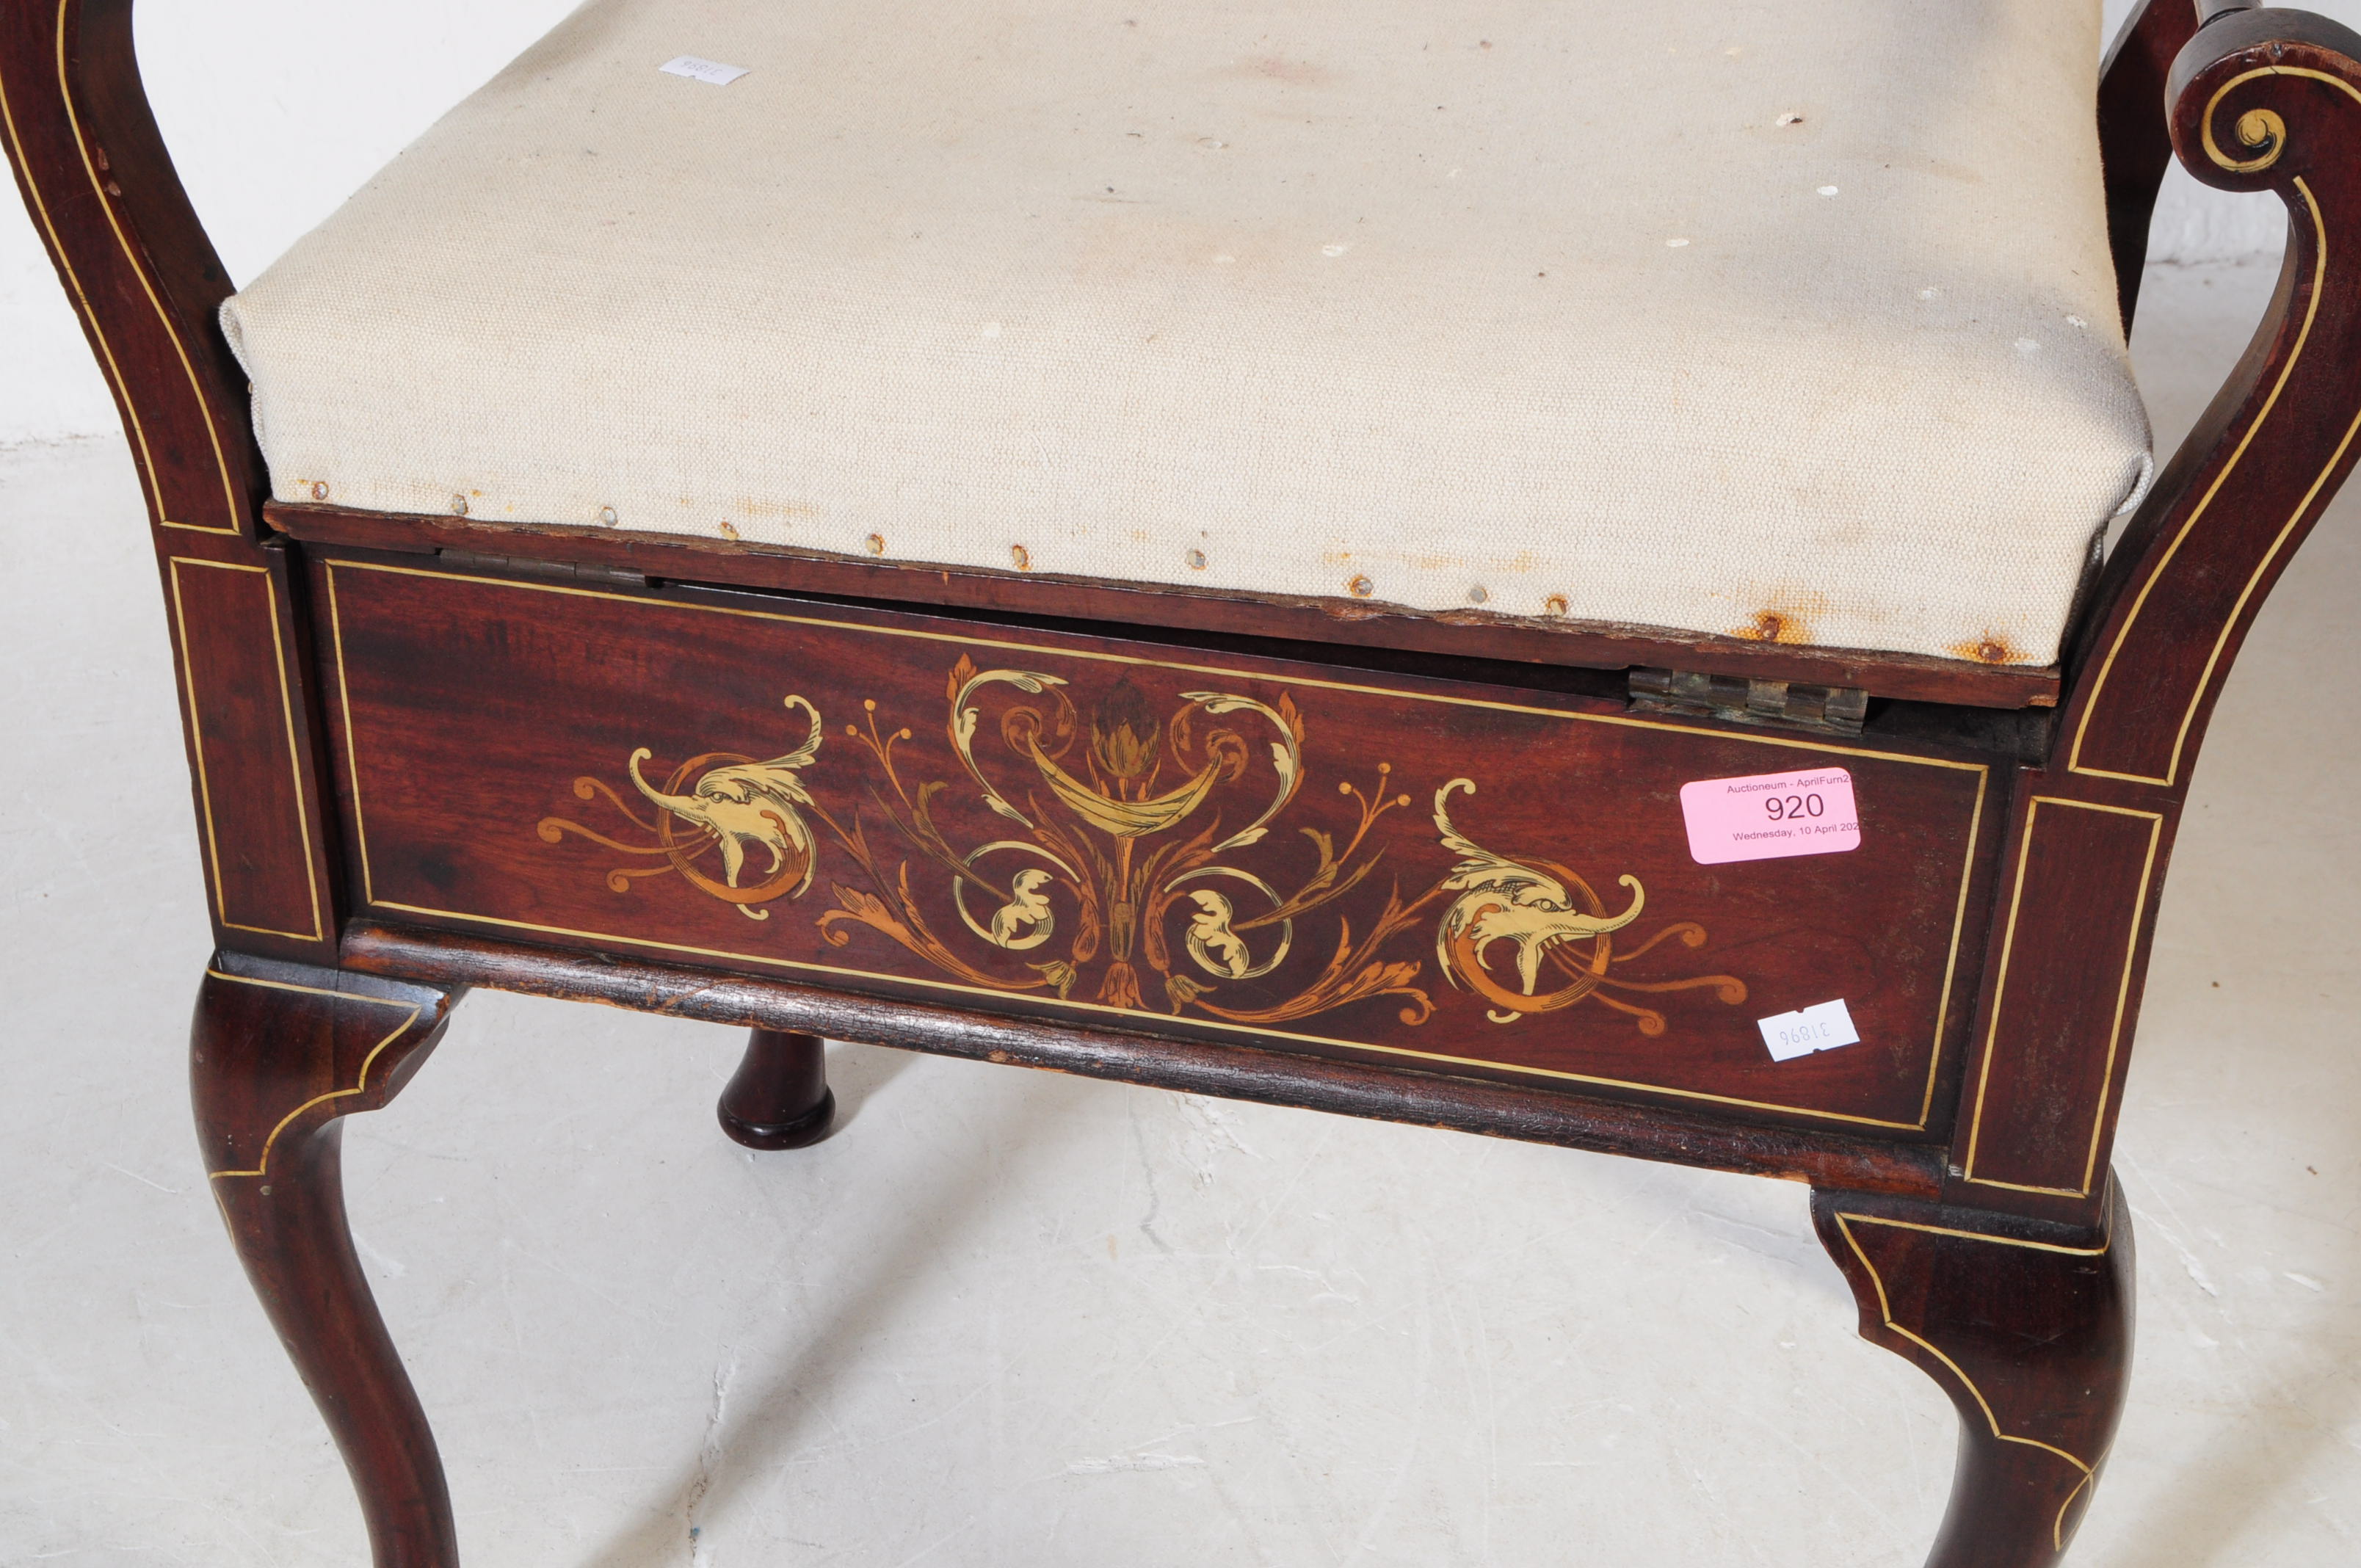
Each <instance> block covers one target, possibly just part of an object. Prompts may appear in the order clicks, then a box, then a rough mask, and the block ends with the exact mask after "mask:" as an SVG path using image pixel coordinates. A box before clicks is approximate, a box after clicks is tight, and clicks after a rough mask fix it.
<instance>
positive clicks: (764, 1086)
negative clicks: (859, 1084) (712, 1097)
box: [715, 1029, 836, 1149]
mask: <svg viewBox="0 0 2361 1568" xmlns="http://www.w3.org/2000/svg"><path fill="white" fill-rule="evenodd" d="M715 1114H716V1115H718V1116H719V1117H720V1119H721V1130H722V1131H723V1132H725V1133H727V1134H729V1135H730V1136H731V1137H733V1138H735V1139H736V1140H738V1142H740V1143H741V1144H743V1145H745V1146H747V1147H748V1148H750V1149H799V1148H802V1147H803V1146H806V1145H807V1144H816V1143H818V1142H819V1141H820V1139H822V1138H824V1137H826V1136H828V1129H829V1124H831V1123H833V1122H834V1121H835V1120H836V1091H833V1090H831V1089H830V1088H829V1086H828V1058H827V1057H826V1055H825V1054H824V1053H823V1051H822V1049H821V1046H820V1042H819V1041H818V1039H817V1038H815V1037H814V1036H810V1035H790V1034H786V1033H785V1032H783V1031H781V1030H778V1029H757V1030H755V1031H754V1033H753V1035H752V1037H751V1038H749V1039H748V1040H747V1042H746V1055H745V1058H744V1059H743V1060H741V1061H740V1062H739V1064H738V1070H737V1071H736V1072H735V1073H734V1074H732V1075H731V1076H730V1082H729V1084H728V1086H727V1087H726V1088H724V1089H723V1090H722V1091H721V1102H720V1104H719V1105H718V1106H716V1107H715Z"/></svg>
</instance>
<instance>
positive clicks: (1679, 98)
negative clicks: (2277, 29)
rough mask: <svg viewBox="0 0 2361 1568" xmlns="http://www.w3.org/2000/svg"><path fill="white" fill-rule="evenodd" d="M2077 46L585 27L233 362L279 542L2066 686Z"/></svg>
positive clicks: (254, 334) (316, 243) (314, 246)
mask: <svg viewBox="0 0 2361 1568" xmlns="http://www.w3.org/2000/svg"><path fill="white" fill-rule="evenodd" d="M2098 50H2099V4H2098V0H1945V3H1944V4H1941V5H1924V4H1897V3H1895V0H1813V3H1811V4H1797V3H1795V0H1693V3H1687V4H1667V5H1644V6H1642V5H1589V4H1568V3H1566V0H1499V3H1498V4H1493V5H1485V6H1480V7H1468V6H1464V5H1449V4H1444V3H1441V0H1296V3H1294V4H1291V5H1285V6H1279V5H1270V4H1268V3H1267V0H1254V3H1246V0H1202V3H1196V0H1192V3H1191V4H1186V5H1143V4H1140V3H1138V0H1030V3H1027V0H799V3H797V4H777V3H774V0H591V3H590V4H588V5H585V6H584V7H583V8H582V9H581V10H579V11H578V12H577V13H575V14H574V15H573V16H571V17H570V18H568V19H567V20H566V22H565V23H564V24H563V25H562V26H561V27H558V28H557V29H556V30H555V32H554V33H552V34H551V35H550V36H549V37H548V38H545V39H544V40H543V41H542V42H541V43H539V44H538V45H536V46H535V47H534V48H533V49H532V50H530V51H529V52H528V53H526V54H525V55H524V56H523V57H522V59H520V60H517V61H516V62H515V63H514V64H513V65H512V66H511V67H510V68H509V69H508V70H507V71H505V72H503V73H502V74H501V75H500V77H499V78H497V79H496V80H495V81H493V82H491V83H490V84H489V86H487V87H486V88H485V89H484V90H483V91H481V92H480V93H477V94H476V95H475V96H474V97H472V98H470V99H469V100H468V101H467V102H466V103H465V104H461V105H460V106H459V107H458V108H457V109H456V110H455V111H453V112H452V113H451V114H450V115H448V116H447V117H445V119H444V120H443V121H442V122H441V123H440V124H438V125H437V126H435V127H434V129H433V130H431V131H430V132H429V133H428V134H427V135H426V136H425V137H423V139H422V140H420V141H419V142H418V143H417V145H415V146H414V147H412V148H410V149H409V150H408V151H407V152H405V153H404V154H402V156H401V158H400V159H397V160H396V161H395V162H394V163H393V164H392V165H391V166H390V167H389V168H388V169H387V170H384V171H383V172H382V173H381V174H380V175H379V176H378V178H377V179H376V180H375V181H372V182H371V183H370V184H369V185H368V187H367V188H366V189H365V190H363V191H362V192H360V193H359V194H357V196H355V197H354V198H353V199H352V200H351V202H349V203H347V204H346V206H345V207H344V208H343V209H342V210H341V211H339V212H338V213H336V214H335V215H334V216H333V217H332V218H330V219H329V221H328V222H326V223H325V224H324V225H322V226H321V227H320V228H319V229H317V230H316V231H314V232H313V234H311V235H310V236H307V237H306V238H304V239H303V240H302V241H301V242H300V243H299V244H297V245H296V246H295V247H293V248H292V249H291V251H290V252H289V253H288V254H287V255H286V256H285V257H284V258H282V259H281V260H280V261H279V262H278V263H277V264H276V265H275V266H273V267H272V268H271V269H269V271H268V272H267V273H265V274H264V275H263V276H262V277H261V278H259V279H258V280H256V281H255V282H254V283H253V285H252V286H251V287H249V288H248V289H247V290H246V291H244V292H243V293H241V294H239V295H238V296H237V297H236V298H235V299H233V300H231V301H230V302H229V303H228V304H227V305H226V306H225V323H226V325H227V328H228V331H229V334H230V337H231V341H232V343H233V344H234V345H236V349H237V351H238V353H239V355H240V356H242V358H243V359H244V361H245V363H246V364H247V367H248V369H249V370H250V371H251V373H252V376H253V380H254V385H255V393H256V408H257V411H258V424H259V433H260V437H261V443H262V447H263V450H264V453H265V455H267V457H268V459H269V466H270V473H271V480H272V486H273V488H274V490H275V491H276V493H277V494H278V495H279V497H280V498H281V499H313V497H314V495H315V494H323V493H324V494H325V495H327V496H328V497H329V498H331V499H333V500H334V501H335V502H336V503H338V504H341V505H346V506H351V507H357V508H362V509H369V510H387V511H397V512H412V513H416V512H429V513H442V512H447V511H450V510H454V509H455V504H456V502H460V501H464V504H465V506H466V509H467V511H468V513H469V514H470V515H471V516H473V517H475V518H477V519H478V520H491V521H503V520H513V521H520V522H523V521H530V522H540V523H571V524H585V525H598V524H602V523H611V524H612V525H613V526H616V527H620V528H624V529H645V530H656V531H662V532H672V533H683V534H696V535H703V536H706V537H712V536H715V535H716V534H719V535H723V536H727V537H733V538H742V539H745V540H748V541H752V542H767V543H778V544H785V545H792V546H796V547H799V548H804V549H812V550H820V551H832V552H844V553H848V554H862V555H883V556H884V558H886V559H889V560H895V561H924V562H941V563H953V564H961V565H979V566H991V567H1001V568H1013V567H1015V566H1016V565H1025V566H1027V567H1028V568H1029V569H1030V570H1032V571H1035V572H1046V573H1062V574H1073V575H1078V576H1090V577H1104V578H1117V579H1127V580H1133V581H1149V582H1159V583H1173V584H1180V585H1185V586H1188V587H1198V588H1205V589H1213V590H1223V589H1229V590H1246V591H1255V592H1275V593H1285V594H1306V595H1320V596H1334V597H1338V598H1343V597H1345V596H1348V595H1349V596H1359V597H1364V598H1372V599H1375V600H1380V601H1390V602H1393V603H1397V604H1400V605H1406V606H1410V607H1412V608H1415V609H1427V610H1439V609H1466V608H1469V607H1471V606H1479V605H1480V606H1481V607H1482V608H1483V609H1487V610H1491V611H1499V612H1503V613H1506V614H1510V615H1564V616H1567V617H1571V618H1576V619H1588V620H1608V621H1616V622H1622V623H1627V624H1639V625H1653V626H1662V627H1668V628H1680V629H1686V630H1702V631H1714V632H1727V631H1737V632H1740V633H1741V634H1747V633H1758V634H1759V633H1769V634H1775V635H1778V636H1779V637H1781V638H1782V639H1783V640H1786V641H1811V642H1817V643H1825V644H1834V645H1843V646H1850V647H1859V648H1870V649H1878V650H1887V651H1894V652H1911V653H1926V654H1938V655H1942V654H1948V655H1952V656H1959V657H1981V658H1985V659H1988V660H1990V659H2002V660H2006V661H2009V662H2019V663H2047V662H2048V661H2050V660H2051V659H2052V658H2053V657H2054V656H2055V655H2056V653H2057V651H2058V643H2059V635H2060V630H2061V628H2062V626H2063V624H2064V621H2065V618H2066V615H2067V612H2068V608H2069V602H2070V597H2071V595H2072V593H2073V591H2074V588H2075V586H2076V583H2077V580H2078V577H2079V576H2080V574H2081V568H2082V566H2083V565H2084V563H2085V561H2086V560H2087V558H2088V555H2089V553H2090V550H2091V548H2092V542H2093V539H2094V536H2095V535H2096V534H2097V533H2098V532H2099V531H2100V530H2101V529H2102V528H2103V525H2104V524H2105V522H2106V521H2107V520H2108V518H2109V517H2110V515H2111V514H2114V513H2115V512H2116V511H2117V510H2119V509H2121V508H2123V507H2124V506H2125V505H2126V504H2127V503H2128V502H2129V500H2130V499H2132V498H2133V497H2134V496H2135V494H2136V491H2137V490H2138V489H2139V488H2141V486H2142V485H2143V483H2144V480H2145V477H2146V475H2147V472H2148V468H2149V465H2148V456H2147V422H2146V416H2145V414H2144V411H2143V410H2142V407H2141V404H2140V401H2139V399H2138V395H2137V393H2136V389H2135V388H2134V386H2133V383H2132V380H2131V377H2130V373H2129V368H2128V365H2127V361H2126V358H2125V347H2124V342H2123V336H2122V333H2121V331H2120V328H2119V325H2118V323H2117V320H2116V314H2115V302H2114V276H2113V272H2112V269H2111V266H2110V263H2109V258H2108V250H2107V244H2106V233H2105V219H2104V209H2103V198H2102V191H2101V182H2100V170H2099V159H2098V148H2097V139H2096V132H2095V127H2094V112H2093V103H2094V93H2095V84H2096V81H2097V73H2098ZM682 55H694V56H699V57H703V58H705V59H708V60H715V61H719V62H722V63H725V64H728V65H731V66H736V67H742V68H744V70H745V72H746V73H745V74H744V75H743V76H742V77H740V78H738V79H737V80H735V81H733V82H730V83H729V84H728V85H725V86H715V85H709V84H708V83H706V82H699V81H696V80H691V79H687V78H684V77H682V76H679V75H675V74H668V73H665V72H664V71H660V70H659V69H658V68H659V66H661V65H662V64H663V63H664V62H665V61H667V60H673V59H674V58H675V57H678V56H682ZM315 487H322V489H318V490H315Z"/></svg>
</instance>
